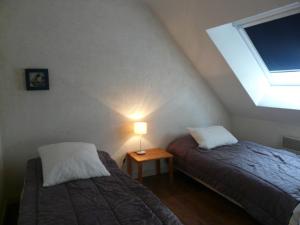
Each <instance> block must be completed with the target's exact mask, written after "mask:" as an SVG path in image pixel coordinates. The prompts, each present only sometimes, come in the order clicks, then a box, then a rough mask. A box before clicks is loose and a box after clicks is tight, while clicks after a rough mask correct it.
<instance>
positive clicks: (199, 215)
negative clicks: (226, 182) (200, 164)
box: [143, 172, 260, 225]
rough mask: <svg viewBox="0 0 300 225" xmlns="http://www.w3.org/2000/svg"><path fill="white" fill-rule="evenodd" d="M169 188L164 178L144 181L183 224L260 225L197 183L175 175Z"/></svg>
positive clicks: (178, 174) (152, 178)
mask: <svg viewBox="0 0 300 225" xmlns="http://www.w3.org/2000/svg"><path fill="white" fill-rule="evenodd" d="M174 178H175V179H174V183H173V184H172V185H170V183H169V181H168V176H167V175H160V176H152V177H147V178H144V181H143V184H144V185H145V186H147V187H148V188H150V189H151V190H152V192H153V193H154V194H156V195H157V196H158V197H159V198H160V199H161V200H162V202H164V203H165V204H166V205H167V206H168V207H169V208H170V209H171V210H172V211H173V212H174V213H175V214H176V215H177V217H178V218H179V219H180V220H181V222H182V223H183V224H185V225H260V224H259V223H258V222H256V221H255V220H254V219H252V218H251V217H250V216H249V215H247V214H246V213H245V212H244V211H243V210H242V209H241V208H239V207H238V206H235V205H234V204H232V203H230V202H229V201H228V200H226V199H224V198H223V197H221V196H219V195H218V194H216V193H214V192H213V191H211V190H209V189H208V188H206V187H204V186H203V185H201V184H199V183H197V182H196V181H194V180H192V179H191V178H189V177H187V176H185V175H183V174H181V173H179V172H178V173H175V176H174Z"/></svg>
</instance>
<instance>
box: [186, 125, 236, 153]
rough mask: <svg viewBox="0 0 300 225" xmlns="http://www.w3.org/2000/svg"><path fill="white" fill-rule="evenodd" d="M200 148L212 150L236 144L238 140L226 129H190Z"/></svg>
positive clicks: (213, 127) (218, 127) (216, 127)
mask: <svg viewBox="0 0 300 225" xmlns="http://www.w3.org/2000/svg"><path fill="white" fill-rule="evenodd" d="M188 130H189V132H190V134H191V135H192V137H193V138H194V139H195V140H196V141H197V142H198V144H199V147H201V148H204V149H212V148H215V147H218V146H222V145H231V144H236V143H237V142H238V140H237V139H236V138H235V137H234V136H233V135H232V134H231V133H230V132H229V131H228V130H226V129H225V128H224V127H222V126H212V127H202V128H188Z"/></svg>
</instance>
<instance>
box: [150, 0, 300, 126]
mask: <svg viewBox="0 0 300 225" xmlns="http://www.w3.org/2000/svg"><path fill="white" fill-rule="evenodd" d="M145 1H146V2H147V3H148V4H149V5H150V7H151V8H152V9H153V11H154V13H155V14H156V15H157V16H158V17H159V18H160V20H161V22H162V23H163V24H164V25H165V26H166V28H167V29H168V31H169V33H170V34H171V35H172V37H173V38H174V39H175V41H176V42H177V44H178V45H179V47H180V48H181V49H182V51H183V52H184V53H185V54H186V56H187V57H188V58H189V59H190V60H191V62H192V63H193V65H194V66H195V67H196V69H197V70H198V72H199V74H201V75H202V76H203V77H204V78H205V79H206V80H207V82H208V84H209V85H210V86H211V88H212V89H213V90H214V91H215V92H216V94H217V95H218V96H219V98H220V100H221V101H222V102H223V104H224V105H225V107H226V108H227V110H228V111H229V112H231V114H232V115H233V116H245V117H251V118H258V119H266V120H274V121H280V122H285V123H293V124H294V125H295V124H298V125H299V124H300V111H296V110H285V109H275V108H264V107H256V106H255V105H254V103H253V102H252V100H251V99H250V97H249V96H248V94H247V93H246V92H245V90H244V89H243V87H242V85H241V84H240V83H239V81H238V80H237V78H236V77H235V75H234V74H233V72H232V70H231V69H230V67H229V66H228V65H227V63H226V61H225V60H224V58H223V57H222V56H221V54H220V53H219V51H218V50H217V48H216V47H215V46H214V44H213V42H212V41H211V40H210V39H209V37H208V35H207V33H206V30H207V29H208V28H212V27H215V26H218V25H222V24H225V23H229V22H233V21H236V20H238V19H242V18H245V17H248V16H252V15H255V14H258V13H261V12H264V11H267V10H270V9H273V8H277V7H280V6H283V5H286V4H290V3H293V2H295V1H292V0H251V1H249V0H145ZM299 99H300V96H299Z"/></svg>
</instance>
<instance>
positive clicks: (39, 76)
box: [25, 69, 49, 91]
mask: <svg viewBox="0 0 300 225" xmlns="http://www.w3.org/2000/svg"><path fill="white" fill-rule="evenodd" d="M25 81H26V89H27V90H28V91H45V90H49V73H48V69H25Z"/></svg>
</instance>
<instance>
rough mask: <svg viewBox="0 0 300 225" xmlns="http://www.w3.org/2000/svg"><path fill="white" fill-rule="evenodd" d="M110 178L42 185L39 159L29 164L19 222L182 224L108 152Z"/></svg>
mask: <svg viewBox="0 0 300 225" xmlns="http://www.w3.org/2000/svg"><path fill="white" fill-rule="evenodd" d="M99 157H100V159H101V160H102V162H103V163H104V165H105V166H106V168H107V169H108V170H109V172H110V173H111V176H108V177H97V178H92V179H84V180H75V181H71V182H67V183H63V184H59V185H55V186H52V187H46V188H44V187H42V181H43V177H42V167H41V160H40V159H39V158H37V159H32V160H30V161H28V163H27V170H26V176H25V184H24V192H23V197H22V200H21V204H20V212H19V221H18V224H19V225H142V224H145V225H152V224H153V225H160V224H161V225H163V224H165V225H181V222H180V221H179V220H178V219H177V217H176V216H175V215H174V214H173V213H172V212H171V211H170V210H169V209H168V208H167V207H166V206H165V205H163V204H162V203H161V202H160V200H159V199H158V198H157V197H156V196H155V195H154V194H153V193H152V192H150V191H149V190H148V189H147V188H146V187H144V186H143V185H141V184H140V183H138V182H137V181H135V180H133V179H132V178H130V177H129V176H127V175H126V174H125V173H124V172H122V171H121V170H120V169H119V168H118V166H117V165H116V163H115V162H114V161H113V160H112V159H111V158H110V156H109V155H108V154H107V153H105V152H99Z"/></svg>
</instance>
